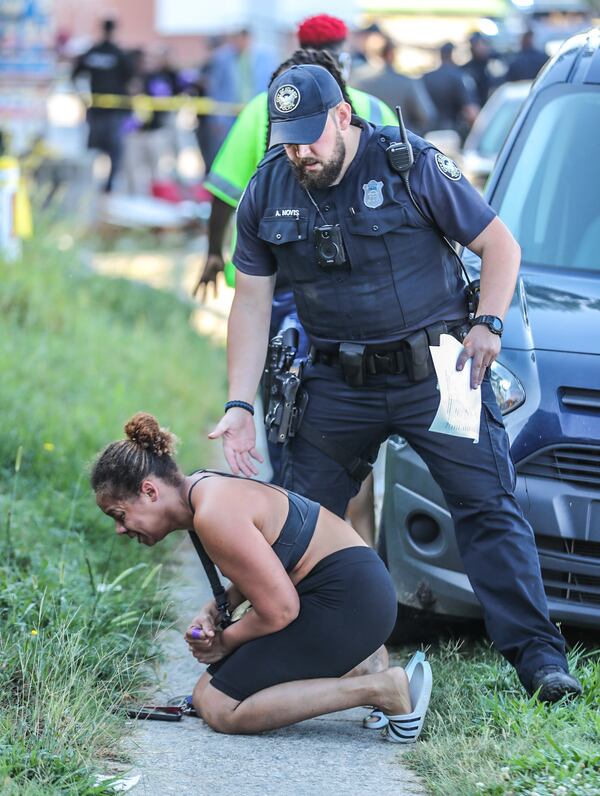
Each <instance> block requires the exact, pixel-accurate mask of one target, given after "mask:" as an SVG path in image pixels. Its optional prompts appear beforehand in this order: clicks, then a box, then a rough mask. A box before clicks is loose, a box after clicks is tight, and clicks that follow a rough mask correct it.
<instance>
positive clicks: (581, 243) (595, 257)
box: [492, 86, 600, 271]
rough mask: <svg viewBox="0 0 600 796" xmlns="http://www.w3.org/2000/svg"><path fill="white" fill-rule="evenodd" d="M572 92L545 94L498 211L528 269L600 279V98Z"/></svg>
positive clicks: (591, 92)
mask: <svg viewBox="0 0 600 796" xmlns="http://www.w3.org/2000/svg"><path fill="white" fill-rule="evenodd" d="M568 90H569V93H565V87H564V86H561V87H559V88H557V90H556V91H553V90H551V94H553V96H551V95H550V92H549V95H550V96H546V97H545V96H544V94H545V92H542V93H541V94H540V102H541V103H543V104H542V105H541V107H539V106H536V105H534V106H533V107H532V109H531V112H530V117H529V119H528V120H527V122H526V124H525V125H524V127H523V130H522V132H521V136H520V142H519V143H518V144H517V148H516V149H515V151H514V152H513V155H512V158H511V160H512V162H510V165H509V167H508V168H507V169H505V171H504V174H503V175H502V177H501V179H500V182H499V185H498V191H497V192H496V195H495V197H494V201H493V202H492V204H493V205H494V207H495V209H496V210H497V211H498V214H499V216H500V217H501V218H502V220H503V221H504V223H505V224H506V225H507V226H508V227H509V228H510V230H511V231H512V233H513V235H514V236H515V238H516V239H517V240H518V241H519V244H520V245H521V249H522V259H523V261H524V262H525V263H528V264H530V265H539V266H543V267H551V268H552V267H554V268H569V269H571V268H574V269H585V270H588V269H590V270H595V271H600V135H599V134H598V131H599V130H600V91H598V87H597V86H595V87H591V86H590V88H589V89H588V88H587V87H582V88H581V90H579V91H573V90H572V87H571V86H569V89H568ZM536 107H537V108H538V109H537V113H536ZM521 142H522V143H521Z"/></svg>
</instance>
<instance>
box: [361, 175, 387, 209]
mask: <svg viewBox="0 0 600 796" xmlns="http://www.w3.org/2000/svg"><path fill="white" fill-rule="evenodd" d="M382 188H383V183H382V182H377V180H369V182H366V183H365V184H364V185H363V191H364V192H365V195H364V198H363V201H364V203H365V205H366V206H367V207H371V208H376V207H379V206H380V205H382V204H383V191H382V190H381V189H382Z"/></svg>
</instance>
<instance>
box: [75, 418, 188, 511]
mask: <svg viewBox="0 0 600 796" xmlns="http://www.w3.org/2000/svg"><path fill="white" fill-rule="evenodd" d="M124 430H125V434H126V435H127V439H121V440H117V441H116V442H111V443H110V445H107V446H106V448H104V450H103V451H101V453H100V454H99V455H98V457H97V458H96V460H95V462H94V464H93V465H92V471H91V475H90V483H91V486H92V489H93V490H94V492H96V493H97V494H107V495H111V496H113V497H126V496H129V495H138V494H139V492H140V489H141V485H142V481H143V480H144V479H145V478H148V476H150V475H154V476H156V477H158V478H161V479H162V480H163V481H166V482H167V483H169V484H172V485H173V486H179V485H180V484H181V483H182V482H183V475H182V474H181V472H180V470H179V468H178V467H177V464H176V463H175V460H174V459H173V455H174V453H175V446H176V443H177V437H175V435H174V434H172V433H171V432H170V431H168V430H167V429H166V428H161V427H160V425H159V423H158V420H156V418H155V417H153V416H152V415H150V414H148V413H147V412H138V413H137V414H136V415H134V416H133V417H132V418H131V419H130V420H129V421H128V422H127V423H126V424H125V429H124Z"/></svg>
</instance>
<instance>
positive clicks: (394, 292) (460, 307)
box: [233, 119, 495, 346]
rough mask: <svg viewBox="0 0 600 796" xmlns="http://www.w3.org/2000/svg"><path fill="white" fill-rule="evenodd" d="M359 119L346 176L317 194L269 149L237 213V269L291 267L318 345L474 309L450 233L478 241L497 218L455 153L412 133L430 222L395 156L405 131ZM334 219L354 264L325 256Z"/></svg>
mask: <svg viewBox="0 0 600 796" xmlns="http://www.w3.org/2000/svg"><path fill="white" fill-rule="evenodd" d="M355 122H356V123H358V124H360V126H361V128H362V130H361V139H360V143H359V148H358V151H357V153H356V155H355V157H354V159H353V161H352V162H351V163H350V165H349V167H348V169H347V171H346V173H345V175H344V177H343V179H342V180H341V182H340V183H339V184H338V185H336V186H331V187H329V188H326V189H323V190H316V189H312V188H311V189H310V195H309V193H308V192H307V191H306V190H305V189H303V188H302V186H301V185H300V184H299V183H298V181H297V180H296V178H295V177H294V176H293V171H292V169H291V165H290V164H289V161H287V157H286V156H285V153H281V154H280V153H277V152H274V153H269V154H267V156H266V157H265V159H264V160H263V161H262V163H261V164H260V166H259V168H258V170H257V172H256V174H255V175H254V177H253V178H252V180H251V181H250V183H249V185H248V188H247V190H246V192H245V193H244V196H243V197H242V199H241V201H240V205H239V207H238V213H237V233H238V237H237V246H236V250H235V253H234V256H233V262H234V264H235V266H236V268H238V269H239V270H240V271H241V272H243V273H245V274H248V275H251V276H270V275H272V274H275V273H276V272H277V270H278V269H282V270H285V271H286V272H289V275H290V278H291V281H292V284H293V288H294V294H295V297H296V301H297V305H298V314H299V316H300V319H301V321H302V323H303V325H304V326H305V328H306V330H307V332H308V334H309V336H310V337H311V339H312V341H313V343H315V344H317V345H318V346H324V345H327V344H330V343H335V342H339V341H340V340H361V341H364V342H367V343H370V344H371V345H372V344H374V343H387V342H391V341H394V340H399V339H402V338H403V337H405V336H406V335H407V334H409V333H410V332H411V331H413V330H416V329H419V328H422V327H424V326H426V325H428V324H429V323H433V322H435V321H438V320H446V321H451V320H459V319H462V318H464V317H465V316H466V305H465V301H464V285H463V283H462V278H461V277H459V276H458V274H457V263H456V260H455V258H454V257H453V256H452V255H451V254H450V253H449V252H448V250H447V248H446V247H445V245H444V244H442V242H441V238H440V235H439V230H441V231H442V232H443V233H444V235H445V236H446V237H447V238H449V239H450V240H454V241H457V242H458V243H460V244H462V245H467V244H469V243H470V242H471V241H473V240H474V239H475V238H476V237H477V236H478V235H479V234H480V233H481V232H482V231H483V230H484V229H485V228H486V227H487V226H488V224H489V223H490V222H491V221H492V219H493V218H494V216H495V213H494V211H493V210H492V209H491V208H490V207H489V205H488V204H487V203H486V202H485V201H484V200H483V198H482V197H481V196H480V194H479V193H478V192H477V191H476V190H475V189H474V188H473V186H472V185H471V184H470V183H469V182H468V181H467V180H466V179H465V177H464V176H463V175H462V174H461V172H460V170H459V169H458V167H457V166H456V164H454V162H453V161H452V160H450V159H449V158H447V157H446V156H445V155H443V154H442V153H441V152H439V151H438V150H437V149H435V148H434V147H432V146H431V145H430V144H428V143H427V142H426V141H424V140H423V139H421V138H418V137H417V136H414V135H412V134H409V136H410V140H411V143H412V144H413V149H414V151H415V163H414V166H413V168H412V169H411V172H410V186H411V189H412V193H413V195H414V197H415V199H416V201H417V203H418V205H419V207H420V208H421V210H422V212H423V214H424V215H425V217H426V219H427V220H428V222H429V225H428V224H427V223H426V222H425V221H424V220H423V218H421V217H420V216H419V215H418V213H417V211H416V210H415V209H414V208H413V207H412V204H411V203H410V202H409V201H408V199H407V194H406V190H405V187H404V185H403V184H402V181H401V178H400V176H399V175H398V174H397V173H396V172H394V171H393V170H392V169H391V167H390V166H389V164H388V161H387V155H386V154H385V149H386V148H387V146H388V145H389V143H390V141H391V140H397V139H398V131H397V129H395V128H389V127H385V128H384V127H375V126H373V125H370V124H369V123H367V122H365V121H364V120H362V119H356V120H355ZM394 136H395V138H394ZM282 159H283V160H282ZM265 194H267V195H265ZM311 197H312V199H311ZM323 224H331V225H336V224H339V225H340V227H341V231H342V236H343V239H344V245H345V248H346V250H347V255H348V259H349V266H348V270H347V271H345V270H343V269H341V270H339V271H331V272H330V273H326V272H324V271H323V270H322V269H321V268H318V266H317V265H316V262H317V260H316V255H315V250H314V244H313V230H314V227H316V226H321V225H323ZM361 269H362V270H361Z"/></svg>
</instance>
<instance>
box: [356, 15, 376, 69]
mask: <svg viewBox="0 0 600 796" xmlns="http://www.w3.org/2000/svg"><path fill="white" fill-rule="evenodd" d="M373 34H374V35H376V36H381V37H383V33H382V31H381V28H380V27H379V25H378V24H377V23H376V22H373V23H371V24H370V25H367V27H366V28H359V29H358V30H355V31H354V33H353V34H352V37H351V49H350V59H351V63H352V69H353V70H355V69H359V68H360V67H361V66H365V65H366V64H367V63H368V58H367V42H368V41H369V39H370V38H371V37H372V35H373Z"/></svg>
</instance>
